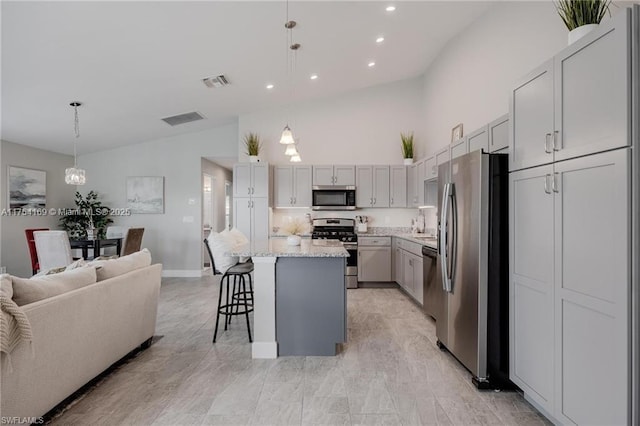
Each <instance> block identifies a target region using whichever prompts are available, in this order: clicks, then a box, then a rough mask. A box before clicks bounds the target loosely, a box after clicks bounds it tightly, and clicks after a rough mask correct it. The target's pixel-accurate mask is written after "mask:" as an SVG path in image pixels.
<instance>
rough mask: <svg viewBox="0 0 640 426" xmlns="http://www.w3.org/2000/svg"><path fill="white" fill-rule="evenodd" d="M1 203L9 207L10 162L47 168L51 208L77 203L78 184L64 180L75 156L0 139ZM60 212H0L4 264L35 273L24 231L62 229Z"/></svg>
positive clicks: (14, 271) (10, 269) (19, 272)
mask: <svg viewBox="0 0 640 426" xmlns="http://www.w3.org/2000/svg"><path fill="white" fill-rule="evenodd" d="M0 152H1V156H0V176H2V178H0V181H1V182H2V184H0V206H1V208H2V209H8V208H9V205H8V194H7V190H8V187H9V185H8V182H6V179H7V176H8V175H9V166H18V167H25V168H28V169H37V170H44V171H46V172H47V177H46V179H47V203H46V208H47V209H52V208H53V209H56V210H57V209H59V208H66V207H75V204H74V202H73V199H74V195H75V191H76V187H75V186H71V185H67V184H66V183H64V170H65V169H66V168H67V167H71V166H73V157H71V156H69V155H63V154H57V153H54V152H50V151H45V150H42V149H37V148H31V147H28V146H25V145H18V144H15V143H11V142H6V141H1V142H0ZM59 218H60V217H59V216H57V215H56V214H54V215H51V214H48V215H47V216H7V215H4V214H3V215H2V216H0V222H1V224H2V225H1V229H2V234H1V235H0V240H1V244H0V245H1V246H2V249H1V254H2V255H1V257H0V265H2V266H6V267H7V272H9V273H10V274H13V275H16V276H20V277H30V276H31V272H32V271H31V257H30V256H29V248H28V247H27V239H26V237H25V234H24V230H25V229H29V228H49V229H60V226H59V222H58V220H59Z"/></svg>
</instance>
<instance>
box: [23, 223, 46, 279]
mask: <svg viewBox="0 0 640 426" xmlns="http://www.w3.org/2000/svg"><path fill="white" fill-rule="evenodd" d="M48 230H49V228H31V229H25V230H24V233H25V235H26V236H27V246H28V247H29V256H31V270H32V272H33V275H35V274H37V273H38V271H39V270H40V265H39V264H38V251H37V250H36V242H35V240H34V239H33V233H34V232H35V231H48Z"/></svg>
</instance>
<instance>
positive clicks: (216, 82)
mask: <svg viewBox="0 0 640 426" xmlns="http://www.w3.org/2000/svg"><path fill="white" fill-rule="evenodd" d="M202 82H203V83H204V85H205V86H207V87H208V88H210V89H213V88H215V87H222V86H227V85H228V84H229V80H227V77H225V76H224V75H222V74H221V75H219V76H217V77H207V78H203V79H202Z"/></svg>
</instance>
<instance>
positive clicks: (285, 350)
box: [230, 239, 349, 358]
mask: <svg viewBox="0 0 640 426" xmlns="http://www.w3.org/2000/svg"><path fill="white" fill-rule="evenodd" d="M230 254H231V255H233V256H251V257H252V259H253V262H254V264H255V270H254V341H253V344H252V351H251V352H252V357H253V358H276V357H278V356H290V355H298V356H300V355H302V356H333V355H336V350H337V345H338V344H339V343H344V342H346V337H347V331H346V328H347V295H346V285H345V279H344V272H345V263H346V258H347V257H349V253H348V252H347V250H345V249H344V247H343V246H342V243H340V242H339V241H335V240H303V241H302V244H301V245H300V246H288V245H287V243H286V240H284V239H272V240H269V241H264V242H257V243H256V242H252V243H251V244H248V245H246V246H245V247H242V248H241V249H239V250H238V251H236V252H233V253H230Z"/></svg>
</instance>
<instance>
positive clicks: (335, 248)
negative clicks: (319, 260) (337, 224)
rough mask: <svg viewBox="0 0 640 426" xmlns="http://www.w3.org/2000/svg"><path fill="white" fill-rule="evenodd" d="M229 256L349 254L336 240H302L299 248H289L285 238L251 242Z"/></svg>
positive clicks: (347, 255) (337, 255)
mask: <svg viewBox="0 0 640 426" xmlns="http://www.w3.org/2000/svg"><path fill="white" fill-rule="evenodd" d="M229 254H230V255H231V256H250V257H349V252H347V250H346V249H345V248H344V247H343V246H342V243H341V242H340V241H337V240H309V239H302V242H301V243H300V245H299V246H290V245H288V244H287V240H286V239H285V238H272V239H270V240H267V241H252V242H250V243H249V244H245V245H243V246H240V247H238V248H237V249H236V250H235V251H233V252H231V253H229Z"/></svg>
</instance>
